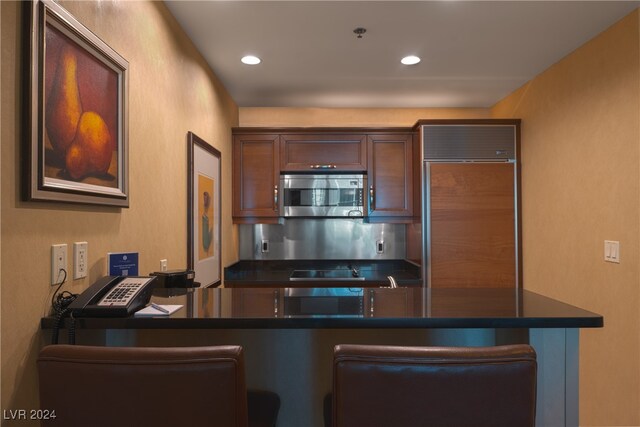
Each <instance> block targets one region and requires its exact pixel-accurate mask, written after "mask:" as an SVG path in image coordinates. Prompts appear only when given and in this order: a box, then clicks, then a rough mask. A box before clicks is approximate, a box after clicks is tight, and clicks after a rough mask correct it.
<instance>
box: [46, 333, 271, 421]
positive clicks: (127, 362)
mask: <svg viewBox="0 0 640 427" xmlns="http://www.w3.org/2000/svg"><path fill="white" fill-rule="evenodd" d="M38 372H39V379H40V407H41V408H42V409H48V410H55V415H56V418H55V419H51V420H49V421H45V422H43V423H42V425H44V426H64V427H86V426H89V425H90V426H94V427H113V426H132V427H134V426H135V427H146V426H149V427H152V426H153V427H158V426H160V427H162V426H166V427H175V426H191V427H204V426H221V427H222V426H224V427H247V426H250V424H249V418H251V416H250V415H249V412H248V409H247V389H246V383H245V367H244V354H243V350H242V347H240V346H216V347H172V348H160V347H157V348H156V347H93V346H75V345H51V346H47V347H45V348H43V349H42V351H41V352H40V355H39V357H38ZM268 394H269V397H274V396H275V398H277V395H276V394H275V393H268ZM253 398H254V399H255V398H256V395H254V396H253ZM257 398H258V401H259V402H260V395H258V396H257ZM267 403H268V404H267V405H266V406H264V405H263V407H262V412H261V413H260V414H261V415H262V416H265V414H266V415H268V416H272V417H275V418H273V419H270V420H264V419H262V418H260V417H258V419H257V421H258V422H259V423H257V424H256V425H260V426H273V425H275V422H276V418H277V413H278V409H279V405H280V401H279V398H277V407H276V408H274V407H273V405H272V403H273V402H272V401H270V402H267ZM265 408H266V409H265ZM274 409H275V415H274ZM260 414H258V415H260ZM253 418H254V422H255V421H256V420H255V418H256V417H255V416H254V417H253Z"/></svg>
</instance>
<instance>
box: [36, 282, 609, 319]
mask: <svg viewBox="0 0 640 427" xmlns="http://www.w3.org/2000/svg"><path fill="white" fill-rule="evenodd" d="M152 301H153V302H156V303H158V304H181V305H183V307H182V308H181V309H180V310H178V311H177V312H175V313H174V314H172V315H171V316H160V317H126V318H80V319H76V325H75V327H76V328H78V329H309V328H310V329H313V328H341V329H363V328H368V329H379V328H597V327H602V326H603V318H602V316H600V315H598V314H595V313H592V312H589V311H586V310H583V309H580V308H577V307H574V306H571V305H569V304H565V303H562V302H560V301H557V300H554V299H552V298H548V297H545V296H542V295H539V294H536V293H533V292H529V291H517V290H511V289H433V290H431V289H425V288H421V287H418V288H415V287H409V288H406V287H400V288H396V289H391V288H362V287H361V288H346V287H344V288H285V287H279V288H259V289H256V288H233V289H229V288H204V289H191V290H185V289H181V290H172V289H157V290H156V291H154V296H153V297H152ZM41 326H42V328H43V329H52V328H53V326H54V318H53V317H45V318H42V322H41ZM66 326H67V327H68V326H69V319H67V320H66Z"/></svg>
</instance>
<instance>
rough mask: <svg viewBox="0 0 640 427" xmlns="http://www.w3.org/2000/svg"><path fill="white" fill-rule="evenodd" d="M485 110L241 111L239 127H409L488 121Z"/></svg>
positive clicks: (267, 109)
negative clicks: (447, 121) (442, 121)
mask: <svg viewBox="0 0 640 427" xmlns="http://www.w3.org/2000/svg"><path fill="white" fill-rule="evenodd" d="M489 114H490V113H489V109H485V108H275V107H241V108H240V126H254V127H255V126H257V127H259V126H299V127H315V126H317V127H323V126H336V127H338V126H356V127H357V126H374V127H375V126H380V127H384V126H413V125H414V124H415V122H416V121H418V120H420V119H469V118H477V119H481V118H486V117H489Z"/></svg>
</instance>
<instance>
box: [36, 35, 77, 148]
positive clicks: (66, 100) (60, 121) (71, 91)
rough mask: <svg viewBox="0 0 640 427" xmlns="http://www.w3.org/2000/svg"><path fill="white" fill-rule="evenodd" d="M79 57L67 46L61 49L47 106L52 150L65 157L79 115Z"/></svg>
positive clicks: (47, 124)
mask: <svg viewBox="0 0 640 427" xmlns="http://www.w3.org/2000/svg"><path fill="white" fill-rule="evenodd" d="M77 66H78V60H77V58H76V56H75V55H74V53H73V52H72V51H71V49H70V48H68V47H67V48H64V49H63V50H62V52H61V54H60V59H59V60H58V68H57V70H56V74H55V76H54V80H53V85H52V87H51V92H50V94H49V99H48V100H47V105H46V120H45V122H46V128H47V134H48V135H49V140H50V141H51V145H52V146H53V149H54V151H55V152H56V153H57V154H58V155H59V156H61V157H62V156H64V154H65V153H66V151H67V148H68V147H69V146H70V145H71V142H72V141H73V138H74V137H75V134H76V128H77V127H78V121H79V119H80V115H81V114H82V105H81V102H80V93H79V89H78V81H77V79H76V69H77Z"/></svg>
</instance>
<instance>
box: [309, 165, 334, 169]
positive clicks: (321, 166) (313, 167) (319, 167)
mask: <svg viewBox="0 0 640 427" xmlns="http://www.w3.org/2000/svg"><path fill="white" fill-rule="evenodd" d="M309 167H310V168H311V169H335V168H336V165H310V166H309Z"/></svg>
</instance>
